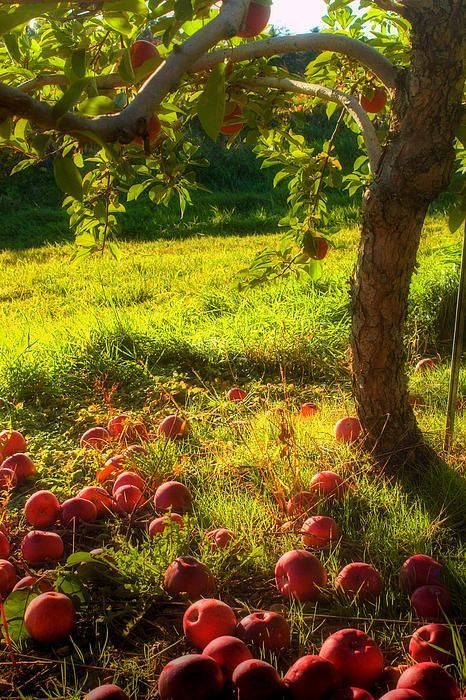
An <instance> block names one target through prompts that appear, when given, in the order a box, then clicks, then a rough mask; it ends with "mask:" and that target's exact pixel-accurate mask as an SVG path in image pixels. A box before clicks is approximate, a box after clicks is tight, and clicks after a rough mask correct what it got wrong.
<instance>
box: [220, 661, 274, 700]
mask: <svg viewBox="0 0 466 700" xmlns="http://www.w3.org/2000/svg"><path fill="white" fill-rule="evenodd" d="M232 680H233V685H234V687H235V688H236V691H237V694H238V696H237V697H238V700H281V698H282V697H283V691H284V685H283V682H282V680H281V678H280V676H279V675H278V673H277V671H276V670H275V669H274V667H273V666H271V665H270V664H268V663H266V662H265V661H259V660H258V659H248V660H247V661H243V662H242V663H240V664H239V666H237V667H236V668H235V670H234V671H233V677H232Z"/></svg>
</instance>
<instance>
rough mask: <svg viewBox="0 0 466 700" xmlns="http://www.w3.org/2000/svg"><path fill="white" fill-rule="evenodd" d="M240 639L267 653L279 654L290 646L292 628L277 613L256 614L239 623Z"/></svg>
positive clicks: (244, 618)
mask: <svg viewBox="0 0 466 700" xmlns="http://www.w3.org/2000/svg"><path fill="white" fill-rule="evenodd" d="M237 632H238V637H239V638H240V639H242V640H243V642H245V643H246V644H252V645H254V646H256V647H260V648H262V649H265V650H266V651H274V652H278V651H281V650H282V649H286V648H287V647H289V646H290V634H291V633H290V626H289V624H288V622H287V621H286V620H285V618H284V617H283V615H280V614H279V613H276V612H270V611H266V612H254V613H251V614H250V615H247V616H246V617H243V619H242V620H240V622H239V623H238V629H237Z"/></svg>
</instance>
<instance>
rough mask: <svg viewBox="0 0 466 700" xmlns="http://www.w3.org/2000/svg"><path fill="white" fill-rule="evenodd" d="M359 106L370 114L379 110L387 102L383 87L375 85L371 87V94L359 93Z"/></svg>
mask: <svg viewBox="0 0 466 700" xmlns="http://www.w3.org/2000/svg"><path fill="white" fill-rule="evenodd" d="M360 102H361V107H362V108H363V109H364V110H365V111H366V112H370V113H371V114H377V113H378V112H381V111H382V110H383V108H384V107H385V105H386V104H387V93H386V91H385V88H383V87H376V88H373V89H372V95H370V96H369V95H361V99H360Z"/></svg>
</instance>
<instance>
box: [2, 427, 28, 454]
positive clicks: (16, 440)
mask: <svg viewBox="0 0 466 700" xmlns="http://www.w3.org/2000/svg"><path fill="white" fill-rule="evenodd" d="M26 449H27V442H26V438H25V437H24V435H23V434H22V433H20V432H19V431H18V430H1V431H0V458H2V457H3V458H5V457H10V456H11V455H14V454H15V453H17V452H25V451H26Z"/></svg>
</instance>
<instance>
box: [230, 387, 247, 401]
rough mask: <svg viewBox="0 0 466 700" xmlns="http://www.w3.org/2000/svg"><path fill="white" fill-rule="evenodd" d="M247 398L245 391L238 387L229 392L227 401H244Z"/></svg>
mask: <svg viewBox="0 0 466 700" xmlns="http://www.w3.org/2000/svg"><path fill="white" fill-rule="evenodd" d="M246 396H247V392H246V391H244V389H240V388H239V387H238V386H234V387H233V388H232V389H230V390H229V392H228V394H227V399H228V400H229V401H243V400H244V399H245V398H246Z"/></svg>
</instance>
